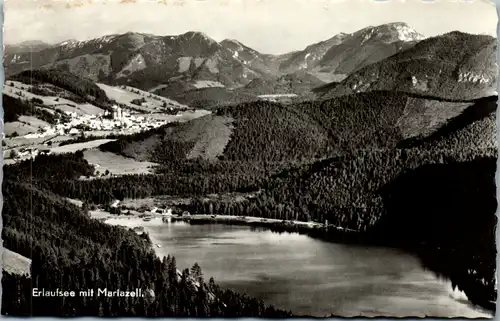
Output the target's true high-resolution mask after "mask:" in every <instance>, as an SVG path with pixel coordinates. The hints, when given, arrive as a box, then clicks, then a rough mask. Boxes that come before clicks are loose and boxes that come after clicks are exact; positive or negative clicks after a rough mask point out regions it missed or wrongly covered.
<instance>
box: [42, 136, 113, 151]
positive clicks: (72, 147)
mask: <svg viewBox="0 0 500 321" xmlns="http://www.w3.org/2000/svg"><path fill="white" fill-rule="evenodd" d="M114 140H115V139H96V140H91V141H89V142H84V143H76V144H69V145H64V146H57V147H54V148H51V149H50V151H51V152H52V153H55V154H60V153H74V152H77V151H79V150H86V149H92V148H95V147H99V146H101V145H102V144H106V143H109V142H112V141H114Z"/></svg>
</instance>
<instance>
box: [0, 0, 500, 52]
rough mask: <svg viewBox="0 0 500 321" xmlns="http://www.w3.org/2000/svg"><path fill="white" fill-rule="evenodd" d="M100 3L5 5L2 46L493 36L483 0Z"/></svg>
mask: <svg viewBox="0 0 500 321" xmlns="http://www.w3.org/2000/svg"><path fill="white" fill-rule="evenodd" d="M104 1H105V0H102V1H99V0H87V1H69V2H64V1H60V0H37V1H26V0H6V1H5V6H4V8H5V22H4V43H5V44H8V45H14V44H20V43H22V42H26V41H43V42H46V43H49V44H57V43H61V42H63V41H66V40H71V39H75V40H79V41H85V40H90V39H94V38H99V37H102V36H105V35H112V34H123V33H126V32H138V33H148V34H154V35H158V36H168V35H179V34H183V33H185V32H188V31H197V32H203V33H205V34H206V35H207V36H208V37H210V38H212V39H214V40H216V41H221V40H223V39H236V40H238V41H240V42H242V43H243V44H245V45H247V46H249V47H251V48H253V49H255V50H258V51H260V52H263V53H269V54H280V53H286V52H291V51H296V50H302V49H304V48H305V47H306V46H308V45H310V44H312V43H316V42H319V41H323V40H326V39H329V38H331V37H333V36H335V35H336V34H339V33H341V32H344V33H352V32H355V31H357V30H360V29H363V28H365V27H367V26H377V25H381V24H386V23H391V22H405V23H407V24H408V25H409V26H410V27H412V28H413V29H415V30H416V31H417V32H419V33H421V34H423V35H424V36H425V37H432V36H435V35H440V34H444V33H447V32H450V31H456V30H457V31H462V32H467V33H472V34H487V35H491V36H494V37H496V29H497V19H498V18H497V13H496V9H495V5H494V3H492V2H490V1H489V0H472V1H466V0H458V1H451V0H450V1H443V0H441V1H439V2H436V3H432V2H428V1H427V2H426V1H423V0H406V1H405V0H400V1H395V0H392V1H375V0H329V1H328V0H204V1H199V0H185V1H181V0H157V1H154V0H121V2H119V1H118V0H107V1H105V2H104ZM162 2H164V3H167V4H164V3H162ZM430 9H432V10H430ZM114 13H118V14H114ZM348 17H349V18H348ZM53 21H58V23H57V24H56V23H54V22H53ZM169 22H170V23H169ZM71 25H74V26H76V27H74V28H71V27H69V26H71ZM26 26H29V27H26Z"/></svg>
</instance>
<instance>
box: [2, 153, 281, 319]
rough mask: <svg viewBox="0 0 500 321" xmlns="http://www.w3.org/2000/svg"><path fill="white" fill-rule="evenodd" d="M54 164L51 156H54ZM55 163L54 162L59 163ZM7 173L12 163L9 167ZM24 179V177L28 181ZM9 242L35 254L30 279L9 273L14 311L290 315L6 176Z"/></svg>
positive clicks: (7, 289)
mask: <svg viewBox="0 0 500 321" xmlns="http://www.w3.org/2000/svg"><path fill="white" fill-rule="evenodd" d="M52 164H53V163H52ZM54 165H55V164H54ZM6 172H7V173H9V170H8V169H7V171H6ZM25 182H26V181H25ZM3 194H4V206H3V211H2V215H3V222H4V229H3V233H2V238H3V240H4V246H5V247H7V248H9V249H10V250H12V251H15V252H17V253H20V254H22V255H24V256H26V257H28V258H30V259H31V260H32V265H31V278H28V277H27V276H19V275H14V274H9V273H5V272H4V275H3V277H2V289H3V293H8V294H9V295H3V296H2V314H8V315H13V316H32V315H35V316H48V315H50V316H96V315H99V316H176V317H179V316H191V317H201V316H211V317H239V316H245V317H284V316H289V315H290V314H289V313H288V312H284V311H279V310H275V309H274V308H272V307H266V306H264V305H263V303H262V302H259V301H258V300H255V299H252V298H249V297H248V296H246V295H240V294H236V293H234V292H232V291H229V290H223V289H220V288H219V287H218V286H217V285H216V284H215V282H214V280H213V279H211V280H210V282H208V283H206V282H205V281H204V280H203V274H202V271H201V269H200V268H199V266H197V265H194V266H193V268H192V269H191V271H190V270H189V269H183V268H182V267H179V269H180V270H182V273H181V274H180V275H179V274H178V272H177V268H178V267H177V266H176V261H175V258H173V257H168V258H165V257H164V258H163V260H160V259H159V258H157V257H156V256H155V254H154V252H153V250H152V249H151V244H150V243H149V241H148V236H147V234H143V235H141V236H138V235H136V234H135V232H132V231H131V230H130V231H126V230H123V229H122V228H120V227H113V226H108V225H106V224H104V223H101V222H99V221H97V220H94V219H90V218H89V217H88V215H87V213H86V212H85V210H82V209H80V208H78V207H76V206H75V205H73V204H71V203H69V202H67V201H65V200H63V199H62V198H61V197H60V196H57V195H55V194H53V193H51V192H50V191H48V190H41V189H39V188H37V187H36V186H33V185H31V184H28V183H22V182H15V180H14V179H12V178H11V177H9V176H7V177H6V179H5V180H4V184H3ZM33 288H38V289H44V290H46V291H55V290H56V289H64V290H68V291H70V290H74V291H76V292H77V293H78V291H80V290H87V289H94V291H95V293H97V289H98V288H100V289H104V288H108V289H110V291H114V289H121V290H126V289H128V290H134V289H142V291H143V293H145V296H144V297H128V298H123V297H102V296H101V297H86V298H82V297H80V296H79V295H78V294H77V296H76V297H65V298H61V297H34V296H32V289H33Z"/></svg>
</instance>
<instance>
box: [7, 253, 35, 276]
mask: <svg viewBox="0 0 500 321" xmlns="http://www.w3.org/2000/svg"><path fill="white" fill-rule="evenodd" d="M2 263H3V264H2V266H3V270H4V271H6V272H9V273H13V274H19V275H23V274H28V275H30V266H31V260H30V259H28V258H27V257H24V256H22V255H20V254H18V253H16V252H12V251H11V250H8V249H6V248H3V249H2Z"/></svg>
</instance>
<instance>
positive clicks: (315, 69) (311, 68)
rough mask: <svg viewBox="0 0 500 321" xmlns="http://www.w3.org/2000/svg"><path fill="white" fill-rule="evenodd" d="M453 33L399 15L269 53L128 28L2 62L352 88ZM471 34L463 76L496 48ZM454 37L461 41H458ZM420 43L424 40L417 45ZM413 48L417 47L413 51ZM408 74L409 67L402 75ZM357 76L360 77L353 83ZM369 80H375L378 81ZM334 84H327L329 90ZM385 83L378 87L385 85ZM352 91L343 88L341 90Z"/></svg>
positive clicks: (269, 90)
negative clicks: (425, 31) (434, 32)
mask: <svg viewBox="0 0 500 321" xmlns="http://www.w3.org/2000/svg"><path fill="white" fill-rule="evenodd" d="M443 37H444V38H443ZM449 37H450V36H449V35H448V36H447V35H444V36H441V37H434V38H430V39H427V40H426V41H424V42H422V40H423V39H424V36H423V35H421V34H419V33H418V32H417V31H415V30H413V29H412V28H411V27H410V26H408V25H407V24H405V23H401V22H395V23H389V24H384V25H379V26H369V27H366V28H363V29H361V30H359V31H357V32H354V33H351V34H346V33H340V34H338V35H335V36H333V37H332V38H330V39H327V40H325V41H321V42H319V43H314V44H311V45H309V46H307V47H306V48H304V49H303V50H299V51H294V52H290V53H286V54H281V55H271V54H264V53H260V52H258V51H257V50H255V49H252V48H250V47H248V46H246V45H244V44H242V43H241V42H239V41H237V40H233V39H225V40H222V41H220V42H217V41H215V40H213V39H211V38H210V37H208V36H207V35H205V34H204V33H201V32H187V33H184V34H181V35H177V36H157V35H150V34H144V33H136V32H128V33H125V34H116V35H107V36H103V37H100V38H96V39H92V40H88V41H77V40H67V41H64V42H62V43H58V44H54V45H49V44H46V43H43V42H41V41H32V42H24V43H21V44H19V45H8V46H6V48H5V55H4V67H5V73H6V75H7V77H8V76H10V75H13V74H17V73H19V72H21V71H23V70H27V69H35V68H54V67H55V68H59V69H62V70H64V71H68V72H71V73H74V74H76V75H78V76H81V77H87V78H90V79H91V80H93V81H98V82H102V83H106V84H111V85H129V86H133V87H136V88H140V89H142V90H148V91H150V92H154V93H158V94H161V95H165V96H166V97H169V98H173V97H172V96H178V95H179V92H183V93H184V92H189V91H191V90H195V91H198V92H199V91H200V89H202V88H208V87H210V88H213V87H217V88H219V89H216V90H207V93H208V94H207V95H208V96H217V95H222V96H227V95H228V94H227V91H231V90H235V89H237V90H238V92H240V93H241V92H243V93H244V94H247V95H256V94H257V95H263V94H281V93H287V94H288V93H297V94H303V93H304V92H309V91H310V90H311V89H312V88H317V87H322V86H323V85H325V84H327V85H328V86H333V85H330V84H331V83H333V84H337V82H339V81H341V80H343V79H345V78H346V77H347V76H351V77H350V78H349V79H348V82H345V83H344V85H345V86H344V87H346V88H347V87H349V86H350V90H351V91H354V92H355V91H359V87H360V86H362V87H363V86H364V87H366V83H367V81H365V78H366V77H368V75H371V78H376V77H377V75H378V74H380V72H385V71H379V72H378V73H377V72H375V70H374V68H379V69H380V68H382V67H377V66H386V65H387V63H386V60H387V59H389V60H387V61H388V62H390V63H392V64H393V65H394V64H396V62H395V60H396V58H394V57H393V56H394V55H398V54H399V55H400V56H397V57H400V58H398V59H399V60H398V63H399V64H401V63H403V62H404V61H407V60H408V57H409V56H411V55H412V52H414V54H417V55H418V54H420V53H422V52H426V49H425V48H426V47H427V46H429V45H434V43H441V42H442V45H441V47H442V49H443V50H445V51H446V48H447V47H446V46H448V45H449V46H451V47H450V48H449V51H450V54H452V53H453V50H455V49H456V50H459V49H460V50H461V45H460V41H461V40H460V39H458V38H460V36H459V35H457V36H456V37H455V38H457V39H450V38H449ZM464 37H466V36H464ZM468 37H473V38H474V37H477V38H478V40H477V41H475V42H474V46H472V47H471V48H470V50H469V54H468V56H467V55H466V54H463V55H462V56H461V57H462V59H463V60H464V61H463V62H462V63H463V64H464V66H463V68H462V69H464V70H461V71H460V72H459V74H461V76H457V75H455V74H453V75H454V76H455V77H462V78H460V79H469V78H470V79H473V80H474V79H476V78H477V77H476V72H477V70H476V69H473V70H471V71H470V72H469V73H467V72H468V70H467V66H468V65H470V64H471V63H473V62H474V61H475V57H474V56H473V55H474V52H476V54H477V55H481V57H484V58H485V59H486V58H488V59H489V58H490V56H491V50H493V49H494V48H493V47H494V46H493V44H492V41H491V40H492V39H493V38H491V39H489V38H488V39H487V38H485V37H483V36H472V35H469V36H468ZM443 39H444V41H442V40H443ZM455 40H456V42H457V43H456V44H454V43H453V41H455ZM488 41H489V42H491V45H488V43H489V42H488ZM417 43H418V44H419V46H417V47H416V48H414V47H415V45H416V44H417ZM477 46H479V47H477ZM412 48H413V51H408V50H410V49H412ZM453 48H455V49H453ZM403 53H405V54H403ZM404 57H407V58H404ZM467 57H468V58H467ZM421 59H424V58H421ZM467 59H468V61H469V62H467V61H466V60H467ZM485 59H483V61H485ZM427 60H428V64H433V63H434V58H433V56H429V57H428V58H427ZM486 60H487V59H486ZM393 61H394V62H393ZM377 63H378V65H377ZM488 65H489V64H488ZM384 68H385V69H387V68H389V67H384ZM429 68H431V67H429ZM488 68H489V67H486V69H488ZM385 69H384V70H385ZM368 70H370V71H368ZM450 72H452V71H451V69H450ZM365 73H366V75H365ZM387 73H389V71H387ZM446 75H448V74H446ZM404 76H406V74H405V75H403V76H401V77H404ZM475 77H476V78H475ZM358 78H359V79H358ZM371 78H370V79H371ZM354 79H357V80H354ZM457 79H458V78H457ZM488 79H489V78H488ZM356 81H357V82H361V83H362V84H361V85H359V84H357V85H356V88H354V89H352V88H353V87H354V86H355V84H354V83H355V82H356ZM369 82H370V84H371V83H373V82H374V80H373V79H372V80H370V81H369ZM351 83H352V84H351ZM398 83H399V81H398ZM410 83H411V81H410ZM328 86H327V87H326V88H328V91H330V87H328ZM364 87H363V88H364ZM381 87H382V86H378V87H375V88H374V89H381V90H384V89H386V88H381ZM323 89H324V88H323ZM201 91H203V90H201ZM346 91H349V90H347V89H345V88H344V89H343V90H342V91H338V92H339V93H345V92H346ZM213 93H217V94H213ZM212 98H213V99H214V100H218V99H216V97H215V98H214V97H211V99H212ZM247 98H248V97H246V98H244V99H243V100H245V99H247Z"/></svg>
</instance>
